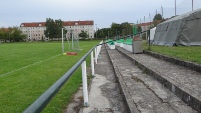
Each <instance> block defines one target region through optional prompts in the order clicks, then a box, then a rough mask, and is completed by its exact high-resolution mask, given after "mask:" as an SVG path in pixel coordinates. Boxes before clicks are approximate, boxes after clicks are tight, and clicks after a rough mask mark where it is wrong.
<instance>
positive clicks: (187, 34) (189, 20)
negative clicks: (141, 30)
mask: <svg viewBox="0 0 201 113" xmlns="http://www.w3.org/2000/svg"><path fill="white" fill-rule="evenodd" d="M200 28H201V9H198V10H194V11H191V12H188V13H185V14H183V15H179V16H176V17H173V18H171V19H169V20H167V21H164V22H162V23H160V24H158V25H157V27H156V32H155V35H154V40H153V44H157V45H168V46H173V45H201V29H200Z"/></svg>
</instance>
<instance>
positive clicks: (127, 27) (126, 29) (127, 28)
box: [120, 22, 133, 36]
mask: <svg viewBox="0 0 201 113" xmlns="http://www.w3.org/2000/svg"><path fill="white" fill-rule="evenodd" d="M120 28H121V34H122V36H126V35H130V34H132V29H133V28H132V26H131V24H129V23H128V22H124V23H122V24H121V25H120Z"/></svg>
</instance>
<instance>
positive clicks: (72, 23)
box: [20, 20, 94, 27]
mask: <svg viewBox="0 0 201 113" xmlns="http://www.w3.org/2000/svg"><path fill="white" fill-rule="evenodd" d="M75 25H94V21H93V20H87V21H64V26H75ZM20 27H45V22H31V23H26V22H25V23H21V25H20Z"/></svg>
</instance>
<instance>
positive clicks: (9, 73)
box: [0, 54, 61, 77]
mask: <svg viewBox="0 0 201 113" xmlns="http://www.w3.org/2000/svg"><path fill="white" fill-rule="evenodd" d="M60 55H61V54H59V55H56V56H53V57H50V58H47V59H45V60H41V61H38V62H36V63H33V64H30V65H27V66H24V67H22V68H19V69H16V70H13V71H10V72H8V73H5V74H1V75H0V77H2V76H5V75H8V74H11V73H14V72H16V71H19V70H22V69H25V68H28V67H30V66H33V65H36V64H39V63H41V62H44V61H47V60H50V59H53V58H55V57H58V56H60Z"/></svg>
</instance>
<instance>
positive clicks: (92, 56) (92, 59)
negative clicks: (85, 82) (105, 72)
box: [91, 51, 94, 76]
mask: <svg viewBox="0 0 201 113" xmlns="http://www.w3.org/2000/svg"><path fill="white" fill-rule="evenodd" d="M91 74H92V76H94V53H93V51H92V52H91Z"/></svg>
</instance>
